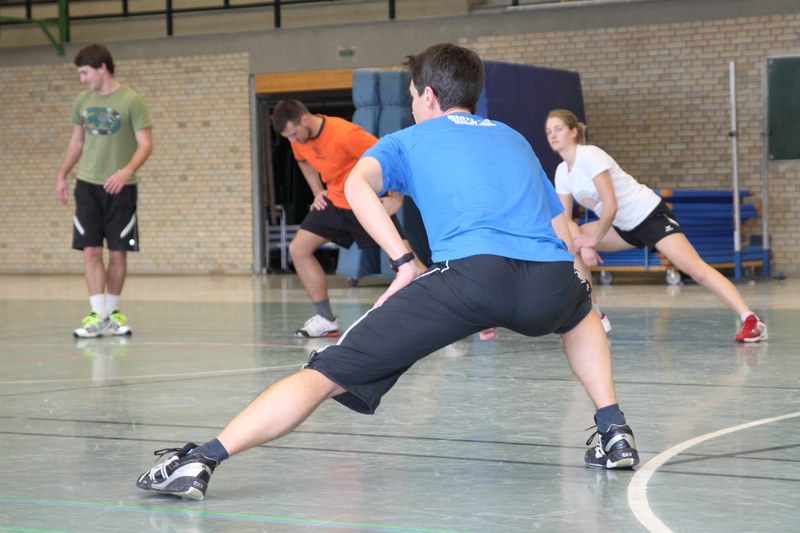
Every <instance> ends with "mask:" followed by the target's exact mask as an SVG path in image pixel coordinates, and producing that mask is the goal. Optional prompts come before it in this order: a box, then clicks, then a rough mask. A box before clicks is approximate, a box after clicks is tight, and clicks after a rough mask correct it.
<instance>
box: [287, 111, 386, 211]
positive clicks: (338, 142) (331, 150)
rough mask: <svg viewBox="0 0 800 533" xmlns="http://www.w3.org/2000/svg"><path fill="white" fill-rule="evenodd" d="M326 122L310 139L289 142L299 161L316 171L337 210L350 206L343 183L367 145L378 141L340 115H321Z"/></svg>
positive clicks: (369, 145)
mask: <svg viewBox="0 0 800 533" xmlns="http://www.w3.org/2000/svg"><path fill="white" fill-rule="evenodd" d="M320 116H321V117H322V118H323V119H325V122H324V123H323V125H322V129H321V130H320V132H319V135H317V136H316V137H315V138H313V139H309V140H308V141H307V142H306V143H305V144H303V143H299V142H293V143H292V152H294V157H295V159H297V160H298V161H305V162H306V163H308V164H309V165H311V166H312V167H314V169H315V170H316V171H317V172H319V176H320V178H321V179H322V183H323V184H324V185H325V188H326V189H327V190H328V197H327V198H328V200H329V201H330V202H331V203H332V204H333V205H335V206H336V207H338V208H340V209H350V204H349V203H347V198H345V196H344V182H345V180H346V179H347V176H348V175H349V174H350V171H351V170H352V169H353V167H354V166H355V165H356V163H357V162H358V160H359V159H360V158H361V156H362V155H363V154H364V152H366V151H367V148H369V147H371V146H372V145H373V144H375V143H376V142H378V139H377V138H375V136H374V135H372V134H370V133H368V132H367V131H365V130H364V128H362V127H361V126H357V125H355V124H353V123H352V122H348V121H347V120H345V119H343V118H339V117H328V116H325V115H320Z"/></svg>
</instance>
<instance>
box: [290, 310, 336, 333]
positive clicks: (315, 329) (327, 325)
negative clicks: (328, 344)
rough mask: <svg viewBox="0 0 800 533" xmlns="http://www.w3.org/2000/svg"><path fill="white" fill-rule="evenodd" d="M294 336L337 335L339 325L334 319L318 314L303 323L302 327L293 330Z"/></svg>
mask: <svg viewBox="0 0 800 533" xmlns="http://www.w3.org/2000/svg"><path fill="white" fill-rule="evenodd" d="M294 334H295V336H296V337H307V338H314V337H338V336H339V325H338V324H337V323H336V319H334V320H333V321H330V320H328V319H327V318H324V317H322V316H320V315H314V316H312V317H311V318H309V319H308V320H306V323H305V324H303V327H302V328H300V329H298V330H297V331H295V332H294Z"/></svg>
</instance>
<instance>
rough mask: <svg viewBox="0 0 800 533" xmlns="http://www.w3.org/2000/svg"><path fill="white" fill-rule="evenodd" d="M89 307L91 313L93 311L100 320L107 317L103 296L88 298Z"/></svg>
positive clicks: (104, 297) (95, 295)
mask: <svg viewBox="0 0 800 533" xmlns="http://www.w3.org/2000/svg"><path fill="white" fill-rule="evenodd" d="M89 305H91V306H92V311H94V312H95V313H96V314H97V316H99V317H100V318H105V317H107V316H108V314H107V312H106V295H105V294H92V295H91V296H89Z"/></svg>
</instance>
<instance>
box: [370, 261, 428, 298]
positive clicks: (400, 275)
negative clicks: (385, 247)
mask: <svg viewBox="0 0 800 533" xmlns="http://www.w3.org/2000/svg"><path fill="white" fill-rule="evenodd" d="M417 274H418V272H417V265H416V263H415V262H414V261H409V262H408V263H403V264H402V265H400V268H398V269H397V276H396V277H395V278H394V281H393V282H392V284H391V285H389V288H388V289H386V292H384V293H383V294H381V296H380V298H378V300H377V301H376V302H375V305H373V306H372V307H373V308H374V307H380V306H382V305H383V302H385V301H386V300H388V299H389V297H390V296H391V295H393V294H394V293H396V292H397V291H399V290H400V289H402V288H403V287H405V286H406V285H408V284H409V283H411V282H412V281H414V278H416V277H417Z"/></svg>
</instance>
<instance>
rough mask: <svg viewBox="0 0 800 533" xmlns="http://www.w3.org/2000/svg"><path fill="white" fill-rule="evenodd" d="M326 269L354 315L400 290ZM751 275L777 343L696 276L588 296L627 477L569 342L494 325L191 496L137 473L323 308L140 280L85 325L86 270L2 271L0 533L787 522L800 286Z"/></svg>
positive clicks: (291, 363) (212, 283)
mask: <svg viewBox="0 0 800 533" xmlns="http://www.w3.org/2000/svg"><path fill="white" fill-rule="evenodd" d="M329 282H330V285H331V291H330V295H331V300H332V302H333V306H334V310H335V311H336V312H337V313H338V314H339V320H340V326H343V327H346V326H348V325H349V324H351V323H352V322H353V321H354V320H356V318H357V317H359V316H360V315H361V314H362V313H363V312H364V311H366V310H367V309H368V308H369V306H370V305H371V303H372V302H373V301H374V300H375V298H376V297H377V296H378V295H379V294H380V292H381V291H382V290H383V289H384V288H385V286H386V282H385V280H381V279H377V278H372V279H365V280H362V281H361V282H360V283H359V286H358V287H350V286H348V284H347V282H346V280H345V279H344V278H339V277H330V279H329ZM738 286H739V288H740V290H741V291H742V294H743V296H744V298H745V300H747V301H748V303H749V304H750V305H751V306H752V307H753V309H754V310H756V311H757V312H758V313H759V314H760V316H762V318H764V319H765V320H766V322H767V324H768V326H769V333H770V340H769V341H768V342H766V343H763V344H757V345H737V344H735V343H734V342H733V336H734V333H735V332H736V330H737V326H738V320H737V319H736V317H734V316H733V314H732V313H731V312H729V311H728V310H727V309H725V308H723V307H722V305H721V304H720V303H719V302H717V300H716V299H715V298H714V297H713V296H712V295H711V294H710V293H709V292H707V291H706V290H705V289H703V288H702V287H699V286H697V285H694V284H686V285H677V286H669V285H667V284H666V283H665V282H664V279H663V277H657V278H647V279H635V280H633V281H630V282H629V281H626V280H625V279H623V277H622V276H618V279H617V281H615V283H614V284H613V285H609V286H598V287H597V289H596V290H597V291H598V293H599V295H600V298H601V300H600V301H601V304H602V305H603V308H604V310H605V311H606V312H607V313H608V315H609V317H610V319H611V322H612V325H613V331H612V332H611V334H610V341H611V343H612V351H613V353H614V367H615V377H616V381H617V388H618V395H619V399H620V405H621V406H622V408H623V410H624V411H625V414H626V416H627V418H628V422H629V423H630V425H631V426H632V428H633V430H634V432H635V435H636V439H637V443H638V447H639V452H640V454H641V458H642V464H641V466H640V467H639V468H638V469H637V470H636V471H605V470H593V469H589V468H586V467H585V466H584V464H583V454H584V450H585V449H586V446H585V445H584V442H585V441H586V439H587V438H588V437H589V436H590V435H591V434H592V432H591V431H587V430H586V428H587V427H589V426H592V425H593V421H592V415H593V408H592V406H591V404H590V402H589V400H588V398H587V397H586V394H585V393H584V391H583V388H582V387H581V386H580V385H579V384H578V383H577V381H576V380H575V378H574V377H573V376H572V374H571V372H570V370H569V368H568V366H567V364H566V362H565V360H564V357H563V354H562V352H561V346H560V343H559V339H558V338H557V337H556V336H552V335H551V336H547V337H541V338H525V337H522V336H519V335H516V334H513V333H511V332H509V331H501V332H500V333H501V339H500V340H498V341H490V342H481V341H479V340H477V338H468V339H465V340H463V341H460V342H458V343H455V344H453V345H451V346H449V347H447V348H445V349H443V350H441V351H440V352H437V353H435V354H433V355H432V356H430V357H428V358H427V359H425V360H423V361H422V362H420V363H419V364H418V365H416V366H415V367H414V368H412V369H411V370H410V371H409V372H408V373H407V375H406V376H405V377H404V378H402V379H401V380H400V382H399V383H398V385H397V386H396V387H395V389H394V390H392V391H391V392H390V393H389V394H388V395H387V396H386V397H385V398H384V401H383V403H382V405H381V408H380V409H379V410H378V412H377V413H376V414H375V415H373V416H364V415H358V414H355V413H352V412H350V411H348V410H347V409H345V408H343V407H341V406H340V405H339V404H337V403H336V402H326V403H325V404H324V405H323V406H322V407H321V408H320V409H319V410H318V411H317V412H316V413H314V414H313V415H312V416H311V417H310V418H309V419H308V420H307V421H306V422H305V423H303V424H302V425H301V426H300V427H299V429H298V430H297V431H296V432H294V433H292V434H290V435H288V436H286V437H284V438H282V439H280V440H278V441H275V442H273V443H269V444H266V445H263V446H260V447H257V448H254V449H252V450H249V451H247V452H245V453H243V454H241V455H239V456H236V457H234V458H233V459H231V460H229V461H227V462H225V463H223V464H222V465H221V466H220V467H219V468H218V469H217V471H216V472H215V473H214V475H213V477H212V479H211V483H210V485H209V490H208V493H207V496H206V499H205V500H204V501H201V502H196V501H185V500H180V499H176V498H170V497H165V496H159V495H154V494H150V493H147V492H144V491H141V490H139V489H137V488H136V487H135V486H134V482H135V480H136V478H137V477H138V475H139V474H140V473H141V472H144V471H145V470H147V469H149V468H150V467H151V466H153V464H154V461H155V459H156V458H155V457H154V455H153V451H154V450H157V449H159V448H167V447H176V446H177V447H179V446H182V445H183V444H184V443H186V442H188V441H193V442H198V443H200V442H204V441H206V440H208V439H210V438H213V437H214V436H215V435H216V434H217V433H218V432H219V430H220V429H221V428H222V427H223V426H224V425H225V423H226V422H227V421H228V420H229V419H230V418H231V417H232V416H233V415H235V414H236V413H238V412H239V411H240V410H241V409H242V408H243V407H244V406H245V405H246V404H247V403H248V402H249V401H250V400H251V399H252V398H253V397H254V396H255V395H256V394H257V393H258V392H260V391H261V390H262V389H263V388H264V387H265V386H267V385H268V384H270V383H271V382H273V381H274V380H276V379H277V378H279V377H281V376H283V375H285V374H287V373H289V372H291V371H294V370H296V369H298V368H299V367H300V366H301V365H302V364H303V363H304V362H305V361H306V359H307V357H308V353H309V352H310V351H311V350H313V349H314V348H316V347H319V346H321V345H322V344H323V342H321V341H319V340H302V339H296V338H294V337H293V336H292V332H293V331H294V329H296V328H297V327H299V326H300V325H301V324H302V323H303V321H304V320H305V319H306V318H308V316H310V315H311V314H312V312H313V311H312V310H313V308H312V306H311V305H310V303H309V302H308V301H307V299H306V296H305V293H304V291H303V289H302V287H301V286H300V284H299V282H298V280H297V278H296V277H294V276H291V275H269V276H224V277H223V276H217V277H212V276H209V277H202V276H196V277H180V276H174V277H166V276H164V277H161V276H136V275H132V276H130V277H129V279H128V282H127V285H126V288H125V292H124V294H123V306H122V311H123V313H125V314H126V315H127V316H128V318H129V321H130V324H131V327H132V329H133V332H134V334H133V335H132V336H131V337H125V338H100V339H88V340H75V339H73V337H72V330H73V329H74V328H76V327H78V326H79V324H80V320H81V318H82V317H83V316H84V315H85V314H86V313H87V307H88V302H87V298H86V294H85V286H84V282H83V278H82V276H75V275H71V276H56V275H53V276H46V275H41V276H10V275H9V276H0V324H2V326H0V368H2V374H1V375H0V435H2V443H3V449H4V454H5V455H4V461H3V466H2V483H1V484H0V530H2V531H26V532H44V531H47V532H56V531H58V532H108V531H115V532H128V531H130V532H134V531H135V532H141V531H163V532H226V531H231V532H234V531H235V532H237V533H238V532H251V531H281V532H282V531H286V532H306V531H311V532H333V531H337V532H341V531H359V532H360V531H378V532H380V531H386V532H394V533H396V532H429V533H430V532H517V531H519V532H522V531H525V532H527V531H534V530H536V531H548V532H550V531H554V532H570V533H571V532H575V531H581V532H611V531H613V532H638V531H647V530H650V531H676V532H678V531H680V532H683V531H686V532H716V531H719V532H722V531H734V530H735V531H769V532H776V531H796V530H797V524H798V522H800V500H798V494H800V485H798V483H799V482H800V450H799V448H800V423H798V418H800V395H798V389H799V388H800V383H799V381H798V380H799V379H800V357H798V345H800V328H798V324H800V298H799V297H798V296H800V281H799V280H794V279H790V280H784V281H777V280H760V281H755V282H752V281H751V282H743V283H740V284H739V285H738ZM795 328H798V329H795Z"/></svg>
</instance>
